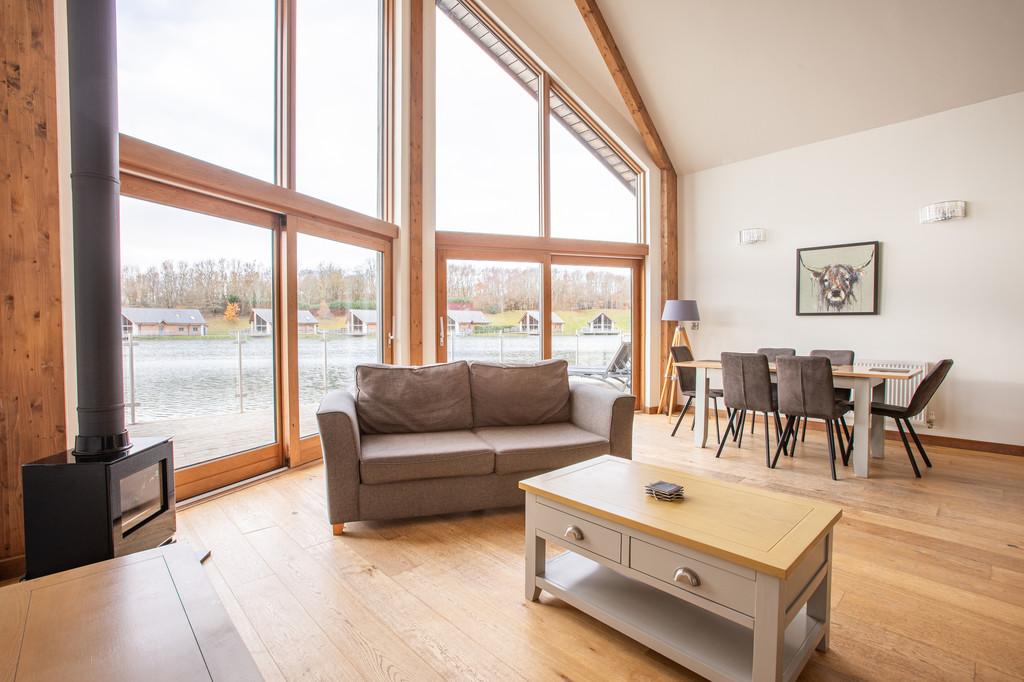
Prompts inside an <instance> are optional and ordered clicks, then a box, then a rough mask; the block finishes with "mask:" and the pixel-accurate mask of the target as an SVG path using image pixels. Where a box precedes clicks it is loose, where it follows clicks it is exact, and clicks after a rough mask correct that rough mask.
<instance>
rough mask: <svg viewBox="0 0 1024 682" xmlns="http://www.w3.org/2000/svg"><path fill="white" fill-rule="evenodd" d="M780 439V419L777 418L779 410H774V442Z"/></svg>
mask: <svg viewBox="0 0 1024 682" xmlns="http://www.w3.org/2000/svg"><path fill="white" fill-rule="evenodd" d="M780 440H782V420H781V419H780V418H779V411H778V410H775V442H779V441H780Z"/></svg>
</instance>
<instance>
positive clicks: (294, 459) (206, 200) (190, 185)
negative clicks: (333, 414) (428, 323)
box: [120, 0, 399, 500]
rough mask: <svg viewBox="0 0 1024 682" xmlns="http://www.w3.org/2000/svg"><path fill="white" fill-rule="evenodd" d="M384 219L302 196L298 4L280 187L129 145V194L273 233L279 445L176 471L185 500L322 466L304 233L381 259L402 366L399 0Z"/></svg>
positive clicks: (388, 31)
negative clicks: (301, 278) (301, 267)
mask: <svg viewBox="0 0 1024 682" xmlns="http://www.w3.org/2000/svg"><path fill="white" fill-rule="evenodd" d="M379 2H380V5H379V8H380V9H379V17H380V21H379V25H380V30H381V39H380V47H381V50H380V54H379V55H378V60H377V62H376V64H377V69H378V73H379V74H380V76H379V81H380V88H379V100H378V101H377V102H375V103H374V104H373V105H374V106H375V108H376V109H377V111H378V116H379V125H378V131H379V139H378V145H379V147H378V161H379V162H378V164H377V166H378V167H377V169H376V170H377V174H378V200H377V203H378V213H379V215H380V216H382V217H381V218H378V217H376V216H369V215H365V214H362V213H359V212H357V211H353V210H349V209H347V208H344V207H342V206H338V205H336V204H332V203H329V202H327V201H323V200H321V199H317V198H315V197H311V196H307V195H304V194H301V193H299V192H298V191H296V190H295V189H294V187H295V104H296V98H295V48H296V40H297V39H301V36H296V21H295V17H296V5H297V0H278V2H277V10H276V31H275V32H276V50H277V58H276V72H275V73H274V74H273V75H271V74H268V78H270V77H273V78H274V79H275V181H274V182H273V183H270V182H266V181H263V180H259V179H257V178H254V177H251V176H248V175H245V174H243V173H240V172H237V171H233V170H230V169H228V168H224V167H221V166H218V165H215V164H212V163H209V162H206V161H202V160H199V159H196V158H194V157H191V156H188V155H186V154H182V153H179V152H176V151H173V150H171V149H166V148H163V147H160V146H157V145H155V144H151V143H149V142H146V141H144V140H140V139H137V138H134V137H130V136H127V135H124V134H122V135H121V136H120V171H121V193H122V194H123V195H125V196H131V197H135V198H139V199H144V200H147V201H152V202H156V203H161V204H165V205H168V206H173V207H176V208H181V209H185V210H189V211H196V212H200V213H206V214H209V215H215V216H219V217H223V218H228V219H231V220H236V221H240V222H247V223H250V224H254V225H257V226H262V227H267V228H269V229H272V230H273V231H274V233H275V236H274V261H273V265H274V297H275V306H274V310H275V313H274V314H275V318H276V321H275V324H274V327H275V335H276V337H277V338H276V348H277V349H276V351H275V352H276V370H275V372H276V381H275V386H276V389H275V390H276V405H277V408H276V420H277V442H276V443H274V444H272V445H268V446H266V447H263V448H258V449H256V450H248V451H244V452H239V453H235V454H233V455H226V456H222V457H219V458H217V459H212V460H210V461H208V462H203V463H201V464H196V465H193V466H189V467H184V468H181V469H178V470H177V471H175V482H176V488H177V491H178V495H177V496H178V499H179V500H182V499H186V498H188V497H192V496H195V495H199V494H202V493H206V492H209V491H211V490H215V489H217V488H220V487H223V486H225V485H229V484H232V483H236V482H238V481H241V480H244V479H246V478H250V477H253V476H256V475H259V474H262V473H266V472H267V471H271V470H273V469H276V468H279V467H281V466H290V467H295V466H298V465H301V464H304V463H306V462H309V461H312V460H314V459H317V458H319V457H320V442H319V436H316V435H312V436H307V437H305V438H302V437H300V433H299V396H298V388H297V387H298V357H297V352H298V348H297V343H298V338H297V320H298V307H297V298H296V288H297V284H298V282H297V275H298V273H297V262H296V241H297V235H298V234H299V233H307V234H312V235H315V236H317V237H322V238H327V239H332V240H335V241H339V242H344V243H348V244H354V245H357V246H361V247H364V248H368V249H372V250H374V251H377V252H378V253H379V254H381V260H382V268H381V273H380V278H381V291H380V305H381V310H380V313H379V319H380V325H379V334H380V335H381V338H382V340H383V343H382V352H383V361H384V362H392V361H393V359H394V343H393V341H394V329H393V321H394V291H393V267H394V264H393V249H394V244H395V240H397V239H398V234H399V231H398V227H397V226H396V225H394V224H393V223H392V222H391V220H392V219H393V217H394V215H395V186H396V183H395V178H394V173H395V160H394V156H395V120H394V119H395V40H396V38H395V0H379Z"/></svg>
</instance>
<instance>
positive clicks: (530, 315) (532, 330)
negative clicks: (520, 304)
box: [518, 310, 565, 334]
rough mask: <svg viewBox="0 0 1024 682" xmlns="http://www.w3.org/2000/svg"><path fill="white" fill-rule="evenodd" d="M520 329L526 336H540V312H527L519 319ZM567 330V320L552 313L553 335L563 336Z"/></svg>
mask: <svg viewBox="0 0 1024 682" xmlns="http://www.w3.org/2000/svg"><path fill="white" fill-rule="evenodd" d="M518 329H519V331H520V332H523V333H526V334H540V311H539V310H527V311H526V312H525V313H523V316H522V317H520V318H519V326H518ZM564 330H565V320H563V319H562V318H561V317H559V316H558V313H555V312H552V313H551V333H552V334H561V333H562V332H563V331H564Z"/></svg>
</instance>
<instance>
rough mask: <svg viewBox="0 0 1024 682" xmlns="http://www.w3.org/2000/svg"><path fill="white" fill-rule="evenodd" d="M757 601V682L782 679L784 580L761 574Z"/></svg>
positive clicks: (755, 656)
mask: <svg viewBox="0 0 1024 682" xmlns="http://www.w3.org/2000/svg"><path fill="white" fill-rule="evenodd" d="M754 589H755V595H756V598H755V602H754V670H753V682H774V681H775V680H781V679H782V663H783V648H782V643H783V633H784V632H785V629H786V627H785V605H783V603H782V582H781V581H780V580H779V579H778V578H775V577H773V576H770V575H766V574H764V573H758V574H757V586H756V587H755V588H754Z"/></svg>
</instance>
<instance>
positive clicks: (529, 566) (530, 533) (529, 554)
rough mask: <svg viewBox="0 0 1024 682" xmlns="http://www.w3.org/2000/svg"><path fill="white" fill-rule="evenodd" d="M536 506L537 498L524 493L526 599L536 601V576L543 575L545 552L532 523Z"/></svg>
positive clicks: (537, 591)
mask: <svg viewBox="0 0 1024 682" xmlns="http://www.w3.org/2000/svg"><path fill="white" fill-rule="evenodd" d="M535 504H537V496H536V495H534V494H533V493H526V599H527V601H537V600H538V599H539V598H540V588H539V587H537V576H539V575H544V563H545V557H544V555H545V550H546V545H547V543H546V542H545V541H544V539H543V538H540V537H538V536H537V527H536V526H535V525H534V521H533V509H534V505H535Z"/></svg>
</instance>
